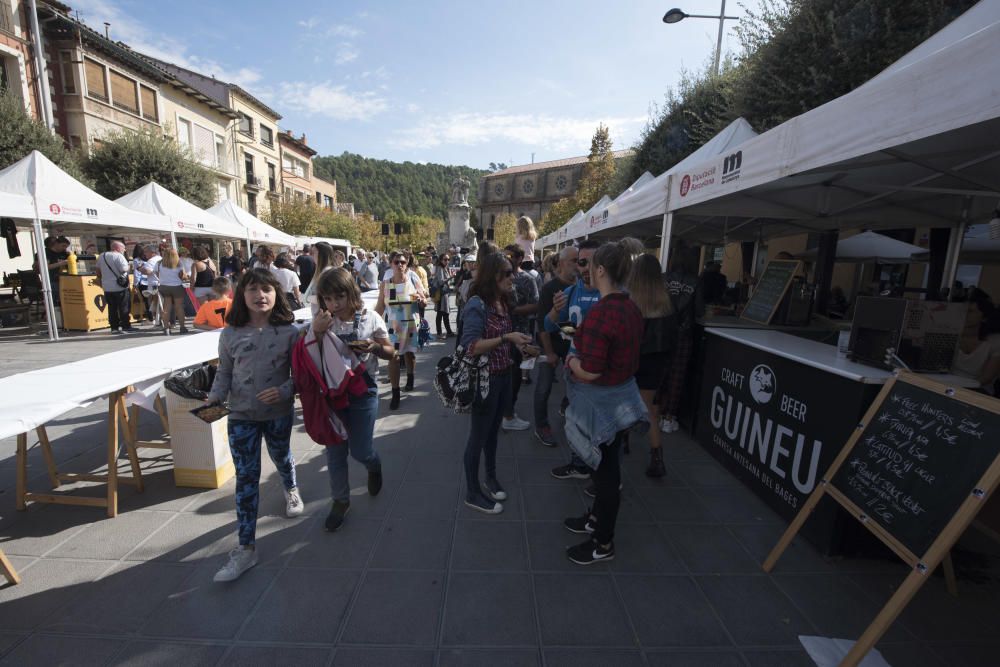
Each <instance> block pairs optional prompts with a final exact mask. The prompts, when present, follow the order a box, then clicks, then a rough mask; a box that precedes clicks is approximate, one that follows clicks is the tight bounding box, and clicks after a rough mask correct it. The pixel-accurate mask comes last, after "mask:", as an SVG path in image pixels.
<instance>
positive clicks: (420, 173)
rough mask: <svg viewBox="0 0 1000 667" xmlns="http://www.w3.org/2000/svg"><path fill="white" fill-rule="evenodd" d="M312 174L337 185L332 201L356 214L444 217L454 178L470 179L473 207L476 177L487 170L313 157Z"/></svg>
mask: <svg viewBox="0 0 1000 667" xmlns="http://www.w3.org/2000/svg"><path fill="white" fill-rule="evenodd" d="M313 165H314V167H313V168H314V169H315V170H316V174H317V175H319V176H320V177H322V178H326V179H330V180H335V181H337V199H338V200H340V201H344V202H352V203H353V204H354V208H355V210H358V211H365V212H367V213H372V214H374V215H375V216H376V217H377V218H379V219H380V220H385V219H388V218H389V217H396V218H402V217H405V216H413V215H416V216H427V217H433V218H438V219H440V220H444V219H445V218H446V217H447V215H448V204H449V203H450V202H449V197H450V193H451V182H452V180H453V179H454V178H455V177H456V176H458V175H459V174H462V175H464V176H465V177H466V178H468V179H469V182H470V183H471V187H470V188H469V205H470V206H472V207H473V208H475V206H476V193H477V192H478V190H479V177H480V176H482V175H483V174H486V173H488V172H486V171H484V170H481V169H473V168H471V167H464V166H451V165H443V164H417V163H414V162H391V161H389V160H376V159H372V158H366V157H362V156H361V155H356V154H354V153H346V152H345V153H343V154H341V155H337V156H326V157H317V158H315V159H314V160H313Z"/></svg>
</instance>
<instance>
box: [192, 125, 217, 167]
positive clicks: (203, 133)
mask: <svg viewBox="0 0 1000 667" xmlns="http://www.w3.org/2000/svg"><path fill="white" fill-rule="evenodd" d="M194 152H195V154H196V155H197V156H198V159H199V160H201V161H202V163H203V164H207V165H209V166H214V164H215V133H214V132H212V131H211V130H210V129H208V128H206V127H202V126H201V125H197V124H195V126H194Z"/></svg>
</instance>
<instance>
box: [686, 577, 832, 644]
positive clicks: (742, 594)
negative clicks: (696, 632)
mask: <svg viewBox="0 0 1000 667" xmlns="http://www.w3.org/2000/svg"><path fill="white" fill-rule="evenodd" d="M697 582H698V585H699V586H700V587H701V589H702V590H703V591H704V592H705V595H706V596H707V597H708V601H709V602H710V603H711V605H712V606H713V607H714V608H715V611H716V613H717V614H718V615H719V617H720V618H721V619H722V622H723V624H724V625H725V626H726V629H727V630H729V633H730V635H731V636H732V638H733V640H734V641H735V642H736V643H737V645H740V646H761V647H765V646H775V645H794V644H796V643H798V636H799V635H803V634H804V635H815V634H818V633H817V632H816V630H815V628H813V627H812V626H811V625H810V624H809V622H808V621H806V619H805V618H803V617H802V614H800V613H799V612H798V611H796V609H795V608H794V607H793V606H792V603H791V602H790V601H789V600H788V598H786V597H785V596H784V594H783V593H782V592H781V591H780V590H779V589H778V587H777V586H775V585H774V583H773V582H771V581H770V580H769V579H768V578H767V577H764V576H749V577H748V576H714V577H712V576H702V577H697Z"/></svg>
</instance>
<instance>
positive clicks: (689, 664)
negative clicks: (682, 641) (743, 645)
mask: <svg viewBox="0 0 1000 667" xmlns="http://www.w3.org/2000/svg"><path fill="white" fill-rule="evenodd" d="M646 660H647V661H648V662H649V667H746V663H744V662H743V658H741V657H740V654H739V653H736V652H733V651H698V652H688V651H669V652H667V651H647V652H646Z"/></svg>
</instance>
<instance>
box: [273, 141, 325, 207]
mask: <svg viewBox="0 0 1000 667" xmlns="http://www.w3.org/2000/svg"><path fill="white" fill-rule="evenodd" d="M278 144H279V146H280V148H281V192H282V195H283V196H284V198H285V201H289V202H290V201H300V202H304V201H308V200H311V199H312V198H313V187H312V174H313V168H312V158H313V156H314V155H316V151H315V150H313V149H312V148H309V144H307V143H306V135H304V134H303V135H302V137H301V138H297V137H296V136H295V135H293V134H292V131H291V130H285V131H283V132H281V133H280V134H279V135H278ZM318 203H322V202H318Z"/></svg>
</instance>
